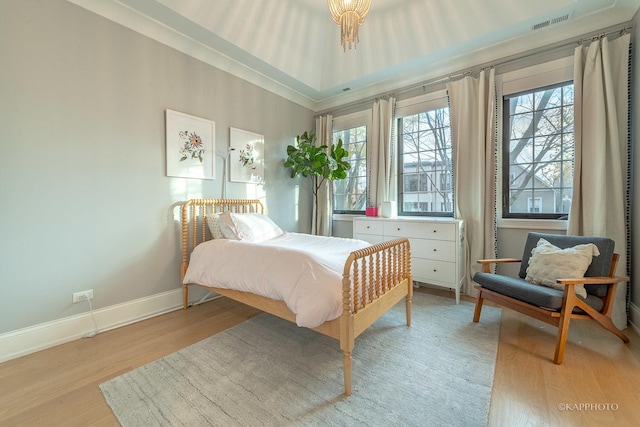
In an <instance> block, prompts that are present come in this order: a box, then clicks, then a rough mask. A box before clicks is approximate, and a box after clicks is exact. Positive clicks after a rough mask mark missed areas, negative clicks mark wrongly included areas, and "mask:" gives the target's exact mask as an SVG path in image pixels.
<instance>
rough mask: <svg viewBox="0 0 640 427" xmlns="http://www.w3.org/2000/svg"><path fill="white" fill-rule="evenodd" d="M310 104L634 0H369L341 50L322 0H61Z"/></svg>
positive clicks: (635, 4) (638, 2)
mask: <svg viewBox="0 0 640 427" xmlns="http://www.w3.org/2000/svg"><path fill="white" fill-rule="evenodd" d="M69 1H71V2H72V3H75V4H77V5H79V6H82V7H84V8H86V9H89V10H91V11H93V12H95V13H97V14H99V15H102V16H104V17H106V18H108V19H110V20H113V21H115V22H118V23H120V24H122V25H124V26H126V27H128V28H130V29H132V30H134V31H137V32H139V33H141V34H144V35H146V36H148V37H151V38H153V39H155V40H158V41H159V42H161V43H164V44H166V45H169V46H171V47H173V48H175V49H178V50H180V51H182V52H184V53H186V54H188V55H191V56H194V57H196V58H198V59H200V60H202V61H204V62H207V63H210V64H211V65H214V66H216V67H218V68H220V69H223V70H225V71H227V72H229V73H232V74H234V75H237V76H238V77H241V78H243V79H245V80H248V81H250V82H252V83H255V84H258V85H260V86H262V87H264V88H265V89H267V90H270V91H272V92H275V93H278V94H280V95H281V96H283V97H285V98H288V99H290V100H292V101H294V102H297V103H299V104H301V105H304V106H305V107H307V108H310V109H312V110H315V111H319V110H322V109H327V108H331V107H334V106H337V105H341V104H345V103H348V102H351V101H354V100H357V99H362V98H365V97H369V96H374V95H378V94H381V93H384V92H389V91H392V90H394V89H397V88H400V87H404V86H407V85H411V84H416V83H419V82H421V81H424V80H427V79H430V78H434V77H439V76H446V75H447V74H450V73H453V72H457V71H460V70H463V69H465V68H469V67H473V66H476V65H478V64H484V63H489V62H491V61H498V60H500V59H501V58H505V57H508V56H510V55H515V54H517V53H519V52H523V51H528V50H532V49H537V48H540V47H543V46H546V45H549V44H553V43H557V42H559V41H564V40H569V39H571V38H572V37H580V36H582V35H584V34H588V33H590V32H595V31H598V30H600V29H603V28H607V27H610V26H614V25H618V24H621V23H625V22H629V21H631V20H632V19H633V16H634V14H635V13H636V11H637V10H638V8H639V7H640V0H617V1H616V0H536V1H531V0H482V1H478V0H372V2H371V9H370V12H369V15H368V16H367V18H366V20H365V22H364V24H363V25H362V27H361V28H360V43H359V44H358V47H357V49H352V50H349V49H347V51H346V52H344V51H343V50H342V47H341V45H340V39H339V28H338V27H337V26H336V24H335V23H334V22H333V20H332V19H331V16H330V14H329V11H328V7H327V3H326V1H325V0H189V1H185V0H69Z"/></svg>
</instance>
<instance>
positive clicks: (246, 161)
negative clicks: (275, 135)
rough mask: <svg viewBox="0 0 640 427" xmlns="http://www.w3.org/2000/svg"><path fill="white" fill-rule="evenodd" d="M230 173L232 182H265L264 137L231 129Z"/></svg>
mask: <svg viewBox="0 0 640 427" xmlns="http://www.w3.org/2000/svg"><path fill="white" fill-rule="evenodd" d="M229 172H230V173H229V180H230V181H234V182H254V183H261V182H263V181H264V135H260V134H258V133H253V132H249V131H246V130H242V129H236V128H230V132H229Z"/></svg>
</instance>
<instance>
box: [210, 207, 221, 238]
mask: <svg viewBox="0 0 640 427" xmlns="http://www.w3.org/2000/svg"><path fill="white" fill-rule="evenodd" d="M207 226H208V227H209V231H210V232H211V236H212V237H213V238H214V239H224V238H225V237H224V235H223V234H222V230H221V229H220V214H219V213H213V214H209V215H207Z"/></svg>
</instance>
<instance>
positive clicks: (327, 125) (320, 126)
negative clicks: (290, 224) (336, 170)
mask: <svg viewBox="0 0 640 427" xmlns="http://www.w3.org/2000/svg"><path fill="white" fill-rule="evenodd" d="M332 129H333V116H332V115H331V114H327V115H325V116H320V117H316V144H317V145H322V144H326V145H329V146H330V145H331V143H332V142H333V132H332ZM332 187H333V186H332V185H331V182H330V181H328V180H325V182H324V183H323V184H322V186H321V187H320V188H319V189H318V203H317V205H316V204H315V203H314V204H313V219H314V220H313V221H312V224H311V234H317V235H318V236H331V233H332V228H333V227H332V216H333V195H332V191H331V190H332Z"/></svg>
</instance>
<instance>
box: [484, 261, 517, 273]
mask: <svg viewBox="0 0 640 427" xmlns="http://www.w3.org/2000/svg"><path fill="white" fill-rule="evenodd" d="M521 261H522V260H521V259H518V258H496V259H479V260H478V261H477V263H478V264H482V272H483V273H489V266H490V265H491V264H504V263H507V262H521Z"/></svg>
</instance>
